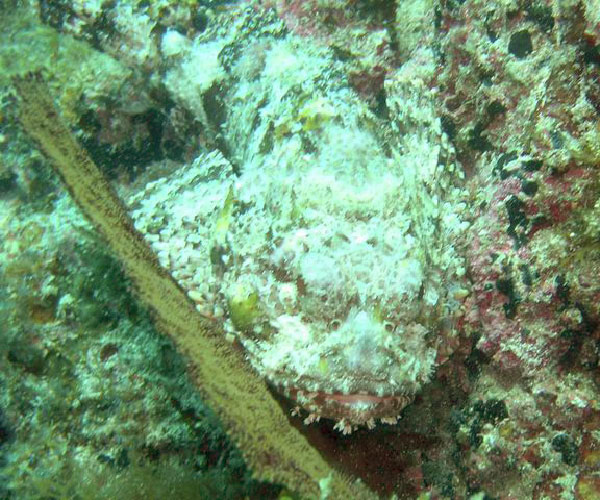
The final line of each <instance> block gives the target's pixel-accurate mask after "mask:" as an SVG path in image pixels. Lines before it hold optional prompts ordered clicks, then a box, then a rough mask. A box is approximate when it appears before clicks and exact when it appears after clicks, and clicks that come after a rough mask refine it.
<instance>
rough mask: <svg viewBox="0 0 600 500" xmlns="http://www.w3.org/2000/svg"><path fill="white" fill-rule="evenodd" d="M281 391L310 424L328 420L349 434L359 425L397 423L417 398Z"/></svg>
mask: <svg viewBox="0 0 600 500" xmlns="http://www.w3.org/2000/svg"><path fill="white" fill-rule="evenodd" d="M281 392H282V393H283V394H284V395H285V396H286V397H287V398H288V399H290V400H291V401H292V402H293V403H296V405H297V406H296V407H295V408H294V411H293V413H294V414H299V413H300V408H302V409H303V410H305V411H306V412H308V416H307V417H306V418H305V419H304V423H305V424H309V423H312V422H315V421H318V420H320V419H321V418H327V419H331V420H335V421H337V423H336V426H335V427H336V428H339V429H340V430H341V431H342V432H343V433H344V434H348V433H350V432H351V431H352V429H353V428H355V427H356V426H361V425H365V426H367V427H368V428H369V429H372V428H373V427H375V423H376V422H377V421H380V422H382V423H386V424H395V423H396V421H397V420H398V419H399V418H400V413H401V412H402V410H403V409H404V408H405V407H406V406H407V405H409V404H410V403H411V402H412V401H413V399H414V395H409V394H390V395H381V396H379V395H375V394H369V393H366V392H359V393H354V394H342V393H337V392H324V391H312V392H311V391H306V390H303V389H300V388H290V387H287V388H285V389H282V390H281Z"/></svg>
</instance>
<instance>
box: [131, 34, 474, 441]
mask: <svg viewBox="0 0 600 500" xmlns="http://www.w3.org/2000/svg"><path fill="white" fill-rule="evenodd" d="M251 49H252V48H251ZM251 49H249V50H247V51H246V52H245V54H247V55H242V56H241V57H240V58H239V59H238V60H237V61H236V63H235V64H234V65H233V66H232V68H231V70H230V71H231V83H230V86H229V88H228V90H227V94H226V96H224V102H225V104H226V112H227V119H226V123H225V124H224V126H223V140H224V141H225V142H226V144H227V145H228V148H229V152H228V157H227V158H226V157H225V156H223V154H221V153H220V152H217V151H212V152H207V153H202V154H200V155H199V156H198V157H197V158H196V159H195V161H193V163H192V164H190V165H185V166H183V167H181V168H179V169H178V170H176V171H174V172H172V173H171V174H170V175H168V176H165V177H162V178H160V179H158V180H155V181H153V182H150V183H148V184H147V186H146V187H145V189H143V190H142V191H141V192H139V193H137V194H135V195H133V196H132V197H131V198H130V200H129V206H130V209H131V214H132V217H133V219H134V221H135V225H136V228H137V229H138V230H140V231H141V232H142V233H143V234H144V235H145V238H146V239H147V241H148V242H149V243H150V244H151V245H152V247H153V248H154V250H155V251H156V252H157V255H158V257H159V260H160V262H161V264H162V265H163V266H164V267H166V268H167V269H169V270H170V272H171V274H172V275H173V276H174V278H175V279H176V280H177V281H178V282H179V283H180V284H181V286H182V287H183V288H184V289H185V290H186V291H187V292H188V295H189V297H190V298H191V299H192V300H194V301H195V302H196V304H197V309H198V310H199V311H200V312H201V313H202V314H204V315H206V316H208V317H211V318H214V319H215V320H218V321H221V322H222V323H223V325H224V328H225V330H226V331H227V332H228V334H229V335H232V336H235V338H237V339H239V342H241V344H242V345H243V346H244V348H245V350H246V353H247V357H248V359H249V361H250V363H251V364H252V366H253V367H254V368H255V369H256V370H257V371H258V372H259V373H260V374H262V375H263V376H264V377H265V378H266V379H267V380H268V381H269V382H270V383H271V384H272V385H273V386H274V387H276V388H277V389H278V390H280V391H282V392H283V393H284V394H285V395H287V396H288V397H289V398H291V399H292V400H294V401H295V404H296V406H297V407H296V411H297V412H302V413H304V415H306V422H311V421H313V420H316V419H319V418H321V417H323V418H332V419H335V420H336V421H337V424H336V427H337V428H339V429H340V430H342V431H343V432H350V431H351V430H352V429H353V427H355V426H357V425H367V426H369V427H372V426H373V425H374V424H375V422H376V421H377V420H380V421H383V422H395V421H396V419H397V417H398V416H399V414H400V412H401V410H402V408H404V407H405V406H406V405H407V404H409V403H410V402H411V401H412V400H413V399H414V396H415V394H416V393H417V392H418V391H419V390H420V388H421V387H422V386H423V385H424V384H425V383H427V382H428V381H429V380H430V379H431V377H432V374H433V372H434V369H435V367H436V356H437V353H438V349H439V348H440V346H441V345H442V344H444V343H445V342H446V341H447V340H448V337H449V336H452V335H454V332H453V330H452V325H453V319H454V318H455V317H456V316H457V315H460V314H461V312H460V311H461V301H462V299H464V297H465V295H466V294H467V292H466V290H467V285H466V279H465V263H464V258H463V257H462V256H461V255H460V253H461V251H460V248H459V246H458V245H459V242H460V239H461V235H462V234H463V233H464V231H465V229H466V228H467V226H468V223H467V222H466V221H465V220H463V218H464V212H465V209H466V203H465V201H464V200H465V193H464V191H463V189H462V188H461V182H462V177H463V175H462V172H461V171H460V169H459V168H458V166H457V165H456V164H455V161H454V158H453V154H452V148H451V146H450V145H449V144H448V142H447V139H446V137H445V135H444V134H443V132H442V130H441V126H440V121H439V119H438V118H436V116H435V113H434V111H433V105H432V96H431V94H430V91H429V90H428V89H427V88H426V85H425V84H424V83H423V81H422V80H423V79H424V78H425V77H426V76H427V72H428V71H430V68H428V67H427V65H422V66H421V67H412V68H409V67H407V66H406V65H405V67H403V68H402V69H401V70H399V71H398V73H397V74H396V75H393V76H391V77H390V78H389V80H388V81H386V84H385V92H386V96H387V97H386V108H387V115H388V116H386V117H385V118H381V117H378V116H375V115H374V114H373V113H372V112H371V111H370V110H369V108H368V106H367V105H366V104H365V103H364V102H363V101H362V100H361V99H360V98H359V97H358V96H357V95H356V94H355V93H354V92H353V91H352V90H351V89H350V88H349V86H348V85H347V83H346V82H345V80H344V78H343V72H342V71H341V69H340V68H339V67H338V64H339V63H337V62H336V61H335V60H333V59H332V58H331V57H330V56H329V54H328V53H327V52H326V50H325V49H318V48H310V49H307V48H305V47H302V44H301V42H298V43H296V42H294V41H293V39H284V40H272V41H271V42H270V43H268V44H264V43H262V45H261V46H260V47H254V49H253V50H251ZM257 54H258V55H257ZM425 60H428V59H427V57H426V58H425ZM432 64H433V63H432ZM421 77H422V78H421Z"/></svg>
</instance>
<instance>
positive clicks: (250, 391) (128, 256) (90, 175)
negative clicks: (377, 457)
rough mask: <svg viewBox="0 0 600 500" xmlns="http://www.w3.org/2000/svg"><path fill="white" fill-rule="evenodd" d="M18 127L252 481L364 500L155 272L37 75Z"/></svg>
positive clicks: (24, 93) (21, 86)
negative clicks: (149, 316)
mask: <svg viewBox="0 0 600 500" xmlns="http://www.w3.org/2000/svg"><path fill="white" fill-rule="evenodd" d="M15 86H16V88H17V91H18V94H19V96H20V99H21V122H22V124H23V127H24V128H25V130H26V131H27V132H28V133H29V134H30V135H31V137H32V138H33V139H35V140H36V141H37V142H38V143H39V145H40V146H41V149H42V150H43V151H44V153H45V154H46V155H47V156H48V158H49V159H50V160H51V163H52V164H53V166H54V168H55V170H56V171H57V173H58V174H59V175H60V177H61V178H62V179H63V181H64V183H65V185H66V186H67V188H68V189H69V191H70V193H71V195H72V197H73V199H74V200H75V201H76V202H77V203H78V204H79V205H80V207H81V209H82V210H83V211H84V213H85V214H86V215H87V217H88V218H89V219H90V220H91V221H92V223H93V224H94V225H95V227H96V228H97V230H98V231H99V232H100V233H101V234H103V236H104V237H105V238H106V240H107V241H108V243H109V245H110V246H111V248H112V249H113V251H114V252H115V254H116V255H117V257H118V258H119V260H120V261H121V262H122V264H123V266H124V267H125V269H126V271H127V273H128V274H129V276H130V278H131V280H132V281H133V283H134V285H135V286H136V288H137V291H138V293H139V296H140V298H141V299H142V300H143V301H144V302H145V303H146V304H147V305H148V306H149V307H150V308H151V310H152V312H153V316H154V318H155V322H156V324H157V326H158V327H159V328H160V329H161V330H162V331H164V332H165V333H167V334H168V335H169V336H170V337H171V338H172V339H173V341H174V342H175V344H176V345H177V347H178V349H179V350H180V351H181V352H182V353H183V354H184V355H185V356H186V357H187V359H188V362H189V371H190V375H191V377H192V378H193V379H194V380H195V381H196V383H197V385H198V386H199V388H200V390H201V391H202V393H203V396H204V398H205V400H206V402H207V403H208V404H209V405H210V406H211V407H212V408H213V409H214V410H215V411H216V412H217V414H218V415H219V417H220V418H221V420H222V422H223V424H224V426H225V428H226V429H227V430H228V432H229V434H230V436H231V437H232V439H233V440H234V442H235V443H236V444H237V445H238V446H239V448H240V450H241V451H242V453H243V454H244V456H245V458H246V460H247V462H248V464H249V466H250V467H251V468H252V470H253V471H254V473H255V474H256V476H257V477H259V478H261V479H264V480H269V481H273V482H277V483H282V484H285V485H286V486H288V487H289V488H290V489H292V490H294V491H296V492H297V493H298V494H300V495H301V496H302V497H303V498H317V497H322V498H323V497H327V496H329V495H331V497H333V498H342V497H351V498H370V497H371V496H372V493H371V492H370V491H369V490H368V489H367V488H366V487H365V486H364V485H363V484H361V483H351V482H350V481H349V480H348V479H347V478H345V477H343V476H342V475H340V474H339V473H337V472H336V471H334V470H332V469H331V468H330V466H329V465H328V464H327V462H326V461H325V460H324V459H323V458H322V457H321V456H320V455H319V454H318V452H317V451H316V450H314V449H313V448H312V447H311V446H310V445H309V444H308V443H307V441H306V440H305V439H304V437H303V436H302V435H301V434H300V433H299V432H298V431H297V430H296V429H294V428H293V427H292V426H291V425H290V424H289V422H288V420H287V418H286V416H285V415H284V414H283V411H282V410H281V408H280V407H279V406H278V404H277V402H276V401H275V400H274V399H273V398H272V396H271V395H270V393H269V391H268V389H267V387H266V384H265V382H264V381H263V380H262V379H261V378H260V377H259V376H258V375H257V374H255V373H254V372H252V371H251V370H250V369H249V367H248V366H247V365H246V363H245V361H244V360H243V357H242V356H241V355H240V354H239V353H238V352H236V351H235V350H234V348H233V347H232V346H231V345H229V344H228V343H227V342H226V340H225V336H224V335H223V334H222V332H220V331H219V330H218V329H217V328H215V326H214V324H211V323H210V322H209V321H208V320H206V319H205V318H203V317H202V316H201V315H200V314H199V313H198V312H197V311H196V310H195V308H194V305H193V303H192V302H191V301H190V300H189V299H188V298H187V297H186V295H185V293H184V292H183V291H182V290H181V288H180V287H179V286H178V285H177V283H176V282H175V281H174V280H173V278H172V277H171V276H170V275H169V274H168V273H167V272H166V271H165V270H164V269H163V268H162V267H161V266H160V265H159V262H158V260H157V258H156V256H155V255H154V253H153V252H152V251H151V250H150V248H149V247H148V246H147V245H146V244H145V243H144V241H143V239H142V237H141V236H140V235H139V233H138V232H137V231H136V230H135V229H134V227H133V225H132V223H131V221H130V219H129V217H128V216H127V213H126V211H125V208H124V206H123V205H122V203H121V201H120V199H119V198H118V197H117V196H116V194H115V193H114V191H113V190H112V188H111V186H110V184H109V183H108V181H107V180H106V179H105V178H104V177H103V175H102V174H101V173H100V171H99V170H98V169H97V167H96V166H95V164H94V163H93V162H92V161H91V159H90V158H89V157H88V156H87V154H86V152H85V151H84V150H83V149H82V148H81V147H80V146H79V145H78V144H77V143H76V141H75V140H74V138H73V137H72V135H71V133H70V132H69V130H68V128H67V127H66V126H65V125H64V124H63V122H62V121H61V119H60V117H59V115H58V113H57V111H56V109H55V108H54V105H53V103H52V100H51V98H50V96H49V94H48V92H47V89H46V87H45V84H44V83H43V81H42V80H41V78H39V77H37V76H31V75H30V76H27V77H25V78H20V79H16V80H15Z"/></svg>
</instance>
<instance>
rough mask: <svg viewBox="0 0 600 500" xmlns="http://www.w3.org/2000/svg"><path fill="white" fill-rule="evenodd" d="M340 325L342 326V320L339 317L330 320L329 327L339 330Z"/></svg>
mask: <svg viewBox="0 0 600 500" xmlns="http://www.w3.org/2000/svg"><path fill="white" fill-rule="evenodd" d="M340 326H342V321H341V320H339V319H337V318H336V319H332V320H331V321H330V322H329V328H331V329H332V330H334V331H335V330H337V329H338V328H339V327H340Z"/></svg>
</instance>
